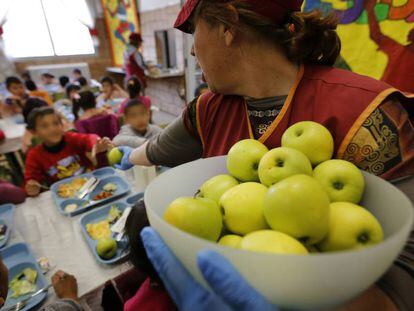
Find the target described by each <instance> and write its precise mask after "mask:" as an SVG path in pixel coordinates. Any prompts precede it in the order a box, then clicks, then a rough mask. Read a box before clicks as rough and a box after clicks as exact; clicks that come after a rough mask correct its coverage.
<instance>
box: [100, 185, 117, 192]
mask: <svg viewBox="0 0 414 311" xmlns="http://www.w3.org/2000/svg"><path fill="white" fill-rule="evenodd" d="M116 189H118V187H117V186H116V185H115V184H113V183H107V184H106V185H105V186H103V190H104V191H108V192H115V191H116Z"/></svg>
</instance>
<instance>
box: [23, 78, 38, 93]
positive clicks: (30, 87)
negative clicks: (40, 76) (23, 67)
mask: <svg viewBox="0 0 414 311" xmlns="http://www.w3.org/2000/svg"><path fill="white" fill-rule="evenodd" d="M24 84H25V85H26V88H27V89H28V90H29V91H36V90H37V85H36V83H35V82H34V81H33V80H26V81H25V82H24Z"/></svg>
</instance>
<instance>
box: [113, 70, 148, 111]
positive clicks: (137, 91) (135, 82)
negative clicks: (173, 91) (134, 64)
mask: <svg viewBox="0 0 414 311" xmlns="http://www.w3.org/2000/svg"><path fill="white" fill-rule="evenodd" d="M126 88H127V91H128V94H129V99H138V100H140V101H141V102H142V103H144V104H145V105H147V106H150V107H151V98H149V97H148V96H143V95H142V93H141V89H142V86H141V82H140V81H139V79H138V78H137V77H135V76H132V77H130V78H129V79H128V80H127V82H126ZM128 102H129V100H128V99H126V100H125V101H124V102H122V103H121V106H120V108H119V111H118V113H119V114H123V113H124V110H125V107H126V105H127V104H128Z"/></svg>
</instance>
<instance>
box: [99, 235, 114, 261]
mask: <svg viewBox="0 0 414 311" xmlns="http://www.w3.org/2000/svg"><path fill="white" fill-rule="evenodd" d="M117 250H118V245H117V244H116V241H115V240H114V239H112V238H102V239H99V240H98V243H97V244H96V252H97V253H98V255H99V257H101V258H103V259H107V260H108V259H111V258H113V257H114V256H115V255H116V251H117Z"/></svg>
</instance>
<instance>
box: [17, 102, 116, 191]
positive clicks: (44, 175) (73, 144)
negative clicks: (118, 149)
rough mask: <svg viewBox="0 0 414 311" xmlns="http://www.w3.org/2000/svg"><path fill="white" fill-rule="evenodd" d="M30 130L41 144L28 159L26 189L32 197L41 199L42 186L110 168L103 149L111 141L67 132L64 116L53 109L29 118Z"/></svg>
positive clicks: (95, 136) (35, 113)
mask: <svg viewBox="0 0 414 311" xmlns="http://www.w3.org/2000/svg"><path fill="white" fill-rule="evenodd" d="M27 127H28V129H29V130H30V131H31V132H32V134H33V135H34V136H35V137H36V138H38V139H39V140H40V142H41V144H39V145H37V146H36V147H34V148H32V149H31V150H30V151H29V153H28V154H27V158H26V170H25V189H26V192H27V194H28V195H29V196H37V195H38V194H39V193H40V190H41V188H42V184H45V185H46V186H50V185H51V184H52V183H54V182H56V181H58V180H60V179H64V178H67V177H71V176H76V175H80V174H83V173H85V172H86V171H87V170H93V169H95V168H97V167H102V166H106V165H107V159H106V156H105V153H104V152H103V151H105V150H102V149H104V148H103V146H104V145H105V144H106V142H107V140H108V139H102V140H100V139H99V137H98V136H97V135H94V134H79V133H74V132H65V131H64V127H63V123H62V118H61V116H60V114H59V113H57V112H56V111H55V110H54V109H53V108H51V107H43V108H36V109H34V110H33V111H32V112H31V113H30V114H29V116H28V124H27ZM95 163H97V164H95Z"/></svg>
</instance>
